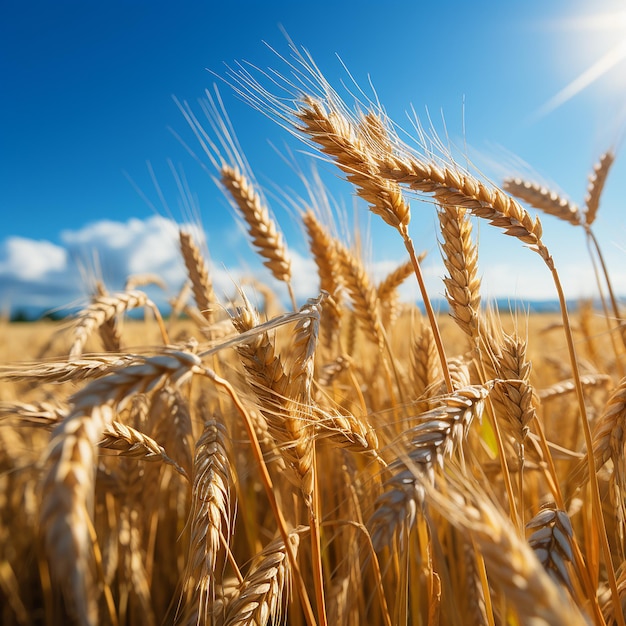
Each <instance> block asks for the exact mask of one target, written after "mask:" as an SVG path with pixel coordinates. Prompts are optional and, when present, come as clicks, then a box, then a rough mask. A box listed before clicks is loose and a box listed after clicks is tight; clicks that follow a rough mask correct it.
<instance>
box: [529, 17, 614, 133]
mask: <svg viewBox="0 0 626 626" xmlns="http://www.w3.org/2000/svg"><path fill="white" fill-rule="evenodd" d="M560 28H564V29H566V30H570V31H579V32H578V34H577V36H576V41H577V42H578V44H577V45H580V44H581V43H583V44H590V43H591V44H595V46H596V47H597V46H602V47H603V48H604V50H606V49H607V46H610V48H609V49H608V51H606V52H605V53H604V54H602V55H600V56H599V58H597V60H595V61H594V62H593V63H592V64H591V65H590V66H589V67H588V68H587V69H586V70H583V71H582V72H581V73H580V74H579V75H578V76H576V78H574V80H572V81H571V82H570V83H569V84H567V85H566V86H565V87H563V88H562V89H561V90H559V91H558V92H557V93H556V94H555V95H554V96H552V97H551V98H550V99H548V100H547V101H546V102H545V103H544V104H542V105H541V106H540V107H539V108H538V109H537V110H536V111H535V113H534V114H533V116H532V117H533V119H534V120H535V121H536V120H538V119H540V118H543V117H545V116H547V115H549V114H550V113H552V112H554V111H555V110H556V109H558V108H559V107H561V106H563V105H564V104H565V103H566V102H568V101H570V100H571V99H572V98H574V97H575V96H577V95H579V94H580V93H581V92H582V91H584V90H585V89H587V88H588V87H590V86H591V85H592V84H593V83H595V82H596V81H598V80H599V79H600V78H602V77H603V76H605V75H606V74H608V73H609V72H611V71H612V70H613V69H614V68H616V67H617V66H618V65H619V64H620V63H621V62H622V61H624V59H626V11H624V10H619V11H613V12H606V13H598V14H596V15H593V14H591V15H589V14H588V15H585V16H577V17H571V18H566V19H565V20H562V21H561V23H560ZM580 31H585V32H586V34H584V35H582V36H581V32H580ZM616 34H619V38H618V39H617V41H616V40H615V36H616ZM622 80H623V77H620V78H619V79H618V78H617V77H616V81H622Z"/></svg>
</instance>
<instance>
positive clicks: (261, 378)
mask: <svg viewBox="0 0 626 626" xmlns="http://www.w3.org/2000/svg"><path fill="white" fill-rule="evenodd" d="M291 67H292V69H293V70H294V71H293V73H292V74H291V75H290V76H289V78H283V79H281V78H280V77H278V78H277V77H273V80H272V81H271V85H270V87H274V88H275V89H276V90H277V91H275V92H272V91H271V89H270V87H268V86H267V85H264V84H263V76H259V77H255V75H254V74H253V73H250V72H249V71H247V70H246V71H243V70H236V71H234V72H232V73H231V74H230V75H229V78H228V82H229V83H230V84H231V86H233V87H234V88H235V89H236V90H237V91H238V93H239V94H240V95H242V96H243V97H244V98H245V99H246V100H248V101H249V102H250V104H251V105H252V106H254V107H256V108H258V109H260V110H261V111H263V112H264V113H265V114H268V115H270V117H273V118H274V119H275V120H276V121H277V122H278V123H279V124H280V125H282V126H283V127H285V128H287V129H288V130H290V132H292V133H294V134H295V135H296V136H298V137H300V138H301V139H302V140H303V141H304V142H305V143H306V144H307V145H308V146H309V148H311V149H315V150H316V151H317V152H318V154H319V155H320V156H321V157H322V158H324V159H325V160H327V161H328V162H330V163H334V164H335V165H336V167H337V168H338V169H339V171H340V172H341V174H342V175H343V177H344V178H345V179H346V190H347V193H355V194H356V195H357V196H358V197H359V198H361V200H362V201H363V202H364V203H365V204H366V205H367V209H365V208H363V210H369V211H370V212H371V213H373V214H374V216H375V219H381V220H382V221H383V222H384V223H385V225H384V227H385V228H390V229H393V230H394V231H396V232H397V237H398V242H399V244H400V245H403V246H404V247H405V248H406V259H407V260H406V262H404V263H402V264H400V265H399V266H398V267H397V269H396V270H395V271H393V272H391V273H390V274H389V275H388V276H387V277H385V278H384V279H383V280H381V281H375V280H374V279H373V278H372V276H371V275H370V273H369V272H368V268H367V266H366V263H365V262H364V259H363V258H362V255H361V254H360V252H359V249H358V247H356V246H354V245H352V244H351V243H350V242H348V241H345V240H343V239H342V238H340V237H339V236H338V234H337V229H336V228H335V226H334V223H333V221H332V220H330V219H329V217H328V214H327V213H326V212H325V211H323V210H322V209H321V207H322V205H323V202H321V201H320V203H319V204H316V203H315V202H307V203H304V202H303V203H302V205H301V206H299V207H298V211H297V213H298V219H299V220H300V222H301V226H302V228H303V229H304V231H305V233H306V236H307V240H308V242H309V249H310V256H311V258H312V259H313V261H314V262H315V265H316V267H317V270H318V279H319V289H318V291H317V292H316V293H312V294H310V298H309V299H308V300H307V301H306V302H303V303H299V302H297V300H296V297H295V295H294V294H295V290H294V284H295V283H296V282H297V281H298V276H297V275H295V274H294V273H293V268H292V262H291V257H290V252H289V247H288V242H287V241H286V239H285V237H284V236H283V234H282V231H281V229H280V225H279V224H278V223H276V221H275V219H274V217H273V215H272V212H271V210H270V208H269V207H268V205H267V203H266V201H265V199H264V195H263V192H262V189H261V188H260V187H259V185H258V184H257V182H256V180H255V178H254V175H253V173H252V172H251V170H250V168H249V166H248V165H247V162H246V160H245V157H244V155H243V154H242V153H241V151H240V149H239V147H238V143H237V141H236V138H235V137H234V135H233V133H232V130H231V127H230V124H229V122H227V118H226V114H225V112H224V111H223V110H221V108H220V106H219V103H217V101H216V100H215V99H213V100H211V99H209V100H208V101H207V104H206V108H205V113H207V115H208V116H209V120H208V122H206V123H201V122H200V120H199V118H198V117H197V116H196V114H195V112H194V111H193V110H192V108H191V107H189V106H187V105H185V104H181V110H182V112H183V114H184V116H185V117H186V119H187V121H188V122H189V123H190V125H191V127H192V129H193V130H194V132H195V133H196V135H197V137H198V139H199V143H200V145H201V147H202V148H203V149H204V152H205V157H206V158H207V159H208V162H209V163H210V166H211V167H212V168H213V174H214V176H215V179H216V182H217V184H219V185H221V186H222V187H223V190H224V192H225V193H226V194H227V196H228V197H229V198H230V201H231V202H232V204H233V206H234V207H235V209H236V211H237V212H238V214H239V216H240V218H241V219H242V220H243V221H244V223H245V224H246V227H247V230H248V233H249V239H250V243H251V244H252V245H253V247H254V249H255V250H256V251H257V252H258V255H259V258H260V260H261V261H262V263H263V264H264V265H265V266H266V268H267V269H268V271H269V273H271V275H272V276H273V278H274V279H275V280H276V281H278V284H279V289H278V290H273V289H272V290H270V289H268V288H267V287H265V286H263V285H256V292H257V293H259V294H260V295H262V296H263V297H264V302H265V304H264V306H257V305H256V304H253V298H251V297H250V296H249V295H248V294H249V293H250V290H249V289H243V288H242V289H241V290H240V291H239V292H238V295H237V296H236V297H235V298H234V299H233V300H232V301H228V302H223V301H220V300H219V299H218V298H217V296H216V294H215V291H214V288H213V283H212V277H211V274H212V272H211V263H210V262H209V260H208V255H207V254H206V251H205V250H203V248H202V245H201V242H200V241H197V240H196V239H195V238H194V235H193V233H191V232H187V231H185V230H181V232H180V238H179V247H180V254H181V258H182V259H183V261H184V264H185V267H186V270H187V276H188V284H187V285H186V286H185V288H184V289H183V290H182V291H181V293H180V294H179V296H178V297H177V298H176V299H175V300H173V301H172V302H171V314H169V315H168V316H164V312H163V311H160V310H159V308H158V307H157V306H155V304H154V303H153V302H152V301H151V300H150V298H148V296H147V295H146V292H145V290H144V289H143V287H144V286H145V284H146V283H149V282H155V281H156V282H158V281H159V280H160V278H159V277H154V276H148V277H129V281H128V283H127V288H126V289H125V290H124V291H122V292H118V293H110V292H109V291H107V289H106V287H105V286H104V285H102V284H98V285H97V288H96V289H95V290H94V293H93V295H92V298H91V301H90V302H89V304H88V305H86V306H85V307H84V309H82V310H81V311H80V312H79V313H78V314H77V315H76V316H75V317H73V318H71V319H68V320H65V321H63V322H58V323H52V322H40V323H37V324H23V325H15V324H10V323H8V322H6V321H3V322H2V323H1V324H0V338H1V339H0V352H1V359H2V365H1V366H0V485H1V488H0V502H1V504H0V516H1V517H0V533H1V540H0V550H1V554H0V612H1V616H0V619H1V622H2V624H7V625H9V624H19V625H29V624H46V625H53V624H65V623H76V624H83V625H94V624H113V625H131V624H132V625H135V624H146V625H148V626H156V625H158V624H181V625H193V624H216V625H234V624H280V623H285V624H290V625H295V626H299V625H302V626H304V625H307V626H313V625H314V624H319V625H326V624H328V625H343V624H345V625H351V626H352V625H354V626H356V625H360V624H372V625H379V624H380V625H386V626H391V625H403V624H411V625H420V624H424V625H426V624H428V625H435V624H450V625H464V624H472V625H473V624H476V625H482V624H486V625H496V624H498V625H499V624H511V625H517V624H519V625H521V624H524V625H526V624H530V625H539V624H570V625H572V626H573V625H574V624H620V625H622V626H624V624H625V618H624V606H625V604H624V601H625V600H626V554H625V548H624V531H625V526H626V506H625V500H624V498H625V497H626V491H625V490H626V459H625V447H624V446H625V437H626V435H625V428H626V379H625V378H624V364H625V363H626V359H625V356H626V332H625V331H626V329H625V328H624V323H623V321H622V319H621V311H622V307H621V305H620V303H619V301H618V299H617V296H616V294H614V292H613V288H612V285H611V280H610V274H609V272H608V270H607V268H606V267H605V264H604V261H603V257H602V252H601V246H600V242H598V241H597V240H596V238H595V236H594V233H593V222H594V220H595V218H596V215H597V214H598V211H599V210H601V209H600V201H601V194H602V188H603V185H604V182H605V180H606V177H607V175H608V174H609V171H610V167H611V165H612V162H613V159H614V156H615V155H614V154H613V152H612V151H608V152H607V153H605V154H604V155H602V156H600V157H599V159H598V164H597V166H596V167H595V168H594V170H593V171H592V172H591V173H590V176H589V187H588V195H587V197H586V198H585V199H584V202H583V203H581V206H580V207H578V206H575V205H573V204H572V203H570V202H568V201H567V200H565V199H563V198H561V197H559V196H558V194H556V193H554V192H552V191H551V190H549V189H545V188H543V187H541V186H539V185H536V184H534V183H533V182H532V181H524V180H519V179H514V178H511V179H507V180H504V181H500V182H499V183H498V184H493V183H490V182H487V181H485V180H483V179H482V178H481V177H480V176H479V175H477V174H473V173H471V172H468V171H466V170H465V169H464V168H463V167H461V166H460V165H459V164H457V163H456V162H454V160H452V159H451V158H450V156H449V155H448V154H447V153H446V152H445V150H443V149H442V150H441V152H440V154H438V155H436V154H435V152H434V151H433V150H426V149H424V150H422V151H420V150H419V149H417V148H415V147H413V146H411V145H408V144H407V143H406V142H405V141H403V140H401V139H400V137H399V133H398V129H397V127H396V126H395V125H394V123H393V122H392V121H391V120H390V119H388V117H387V116H386V115H385V113H384V110H383V109H382V107H381V106H380V105H378V104H377V103H376V102H369V101H365V102H361V103H358V104H357V105H356V106H352V105H351V104H348V103H346V102H344V101H343V100H342V99H341V98H340V97H339V95H338V94H337V92H336V91H335V90H334V89H333V88H332V87H331V86H330V85H329V84H328V83H327V82H326V81H325V79H324V77H323V76H322V75H321V74H320V73H319V71H318V70H317V69H316V67H315V65H314V64H313V62H312V60H311V59H310V58H309V57H308V56H307V55H306V54H305V53H302V52H299V51H297V50H295V49H294V60H293V61H292V66H291ZM268 89H270V90H268ZM285 94H287V96H286V95H285ZM428 145H433V144H432V142H431V143H430V144H428ZM422 147H425V146H424V145H423V146H422ZM313 183H315V184H318V183H317V181H316V180H313V182H312V183H311V184H312V185H313ZM319 191H320V198H322V197H323V191H322V190H319ZM420 198H421V199H424V198H425V199H427V200H428V203H427V204H426V205H424V204H420V206H419V210H421V211H422V210H431V211H432V212H433V214H434V215H436V218H437V220H438V224H439V234H438V244H439V249H440V252H441V255H442V258H443V263H444V266H445V275H442V276H441V280H442V285H443V287H442V289H443V290H445V294H446V299H447V302H448V306H449V312H448V313H441V312H438V310H437V307H435V306H434V305H433V304H432V301H431V298H432V294H429V293H428V292H427V289H426V287H425V282H424V277H423V272H422V261H423V256H422V255H418V253H417V252H416V250H415V248H414V245H413V240H412V238H411V234H410V220H411V212H412V210H416V203H417V201H418V200H419V199H420ZM541 212H544V213H547V214H550V215H552V216H556V217H557V218H559V219H562V220H565V221H567V222H569V223H570V224H571V225H572V227H577V228H582V229H584V231H585V235H586V237H587V239H588V242H589V250H590V251H591V252H590V255H589V263H590V264H592V265H593V266H594V268H596V275H597V276H598V294H599V296H598V302H597V303H591V302H580V303H579V304H578V306H577V307H575V310H574V309H573V308H572V307H570V309H571V310H568V308H567V305H566V300H565V294H564V293H563V290H562V287H561V282H560V278H559V272H558V268H557V267H556V265H555V263H554V260H553V258H552V256H551V254H550V249H549V246H550V242H549V241H545V240H544V238H543V232H542V227H541V222H540V219H539V217H538V215H539V214H540V213H541ZM477 223H485V224H486V226H485V227H489V228H494V229H497V230H499V231H500V232H501V234H502V236H503V237H504V236H507V237H508V238H509V241H510V245H511V246H520V245H523V246H525V247H527V248H528V254H529V255H531V254H538V255H539V256H540V258H541V259H542V260H543V262H544V265H545V271H546V272H547V273H548V274H549V275H550V277H551V278H552V280H553V282H554V288H555V294H556V296H557V297H558V299H559V302H560V312H559V313H556V314H553V315H538V314H532V315H528V314H527V312H526V311H525V310H524V308H523V307H520V308H519V309H518V310H516V311H508V310H506V311H498V310H497V309H496V307H495V306H494V305H493V304H492V303H489V302H484V301H482V300H481V279H480V263H479V260H480V259H479V257H480V249H479V245H478V243H477V239H476V237H475V235H474V231H473V229H474V227H475V226H476V224H477ZM435 243H437V242H435ZM403 284H404V285H406V284H409V285H412V288H413V290H414V294H415V296H414V298H413V302H412V303H407V302H404V301H401V299H400V297H399V288H400V287H401V286H402V285H403ZM259 300H263V299H262V298H259ZM254 302H256V299H254ZM281 303H284V305H283V304H281ZM416 303H419V304H416ZM134 309H145V311H146V313H145V319H144V320H143V321H137V320H134V319H130V318H129V317H128V313H129V312H130V311H131V310H134Z"/></svg>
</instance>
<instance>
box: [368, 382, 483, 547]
mask: <svg viewBox="0 0 626 626" xmlns="http://www.w3.org/2000/svg"><path fill="white" fill-rule="evenodd" d="M490 388H491V385H489V386H471V387H466V388H464V389H459V390H457V391H455V392H454V393H453V394H450V395H448V396H445V397H443V398H441V399H440V403H441V405H440V406H439V407H437V408H434V409H431V410H430V411H427V412H426V413H422V414H421V415H419V416H417V418H414V419H415V420H416V422H417V424H416V426H414V427H413V428H411V429H409V430H408V431H407V432H405V433H403V434H402V435H401V438H400V441H398V442H396V446H397V455H398V456H397V458H396V459H395V460H394V461H393V462H391V463H390V464H389V467H388V470H389V471H390V472H391V477H390V478H389V479H387V481H386V482H385V484H384V486H383V494H382V495H381V496H380V497H379V498H378V499H377V500H376V503H375V509H376V510H375V512H374V514H373V515H372V517H371V518H370V521H369V526H370V528H371V529H372V542H373V543H374V546H376V547H377V548H380V547H382V546H385V545H391V539H392V536H393V534H394V533H395V532H396V530H397V529H398V528H406V529H410V528H411V527H412V525H413V524H414V522H415V519H416V515H417V512H418V510H419V507H420V506H421V505H422V504H423V502H424V482H430V483H432V481H433V480H434V476H435V468H436V467H437V466H443V464H444V460H445V459H446V458H448V457H450V456H451V455H452V454H453V453H454V451H455V450H459V451H460V452H461V444H462V442H463V441H464V440H465V437H466V435H467V432H468V430H469V428H470V426H471V424H472V422H473V421H474V420H475V419H481V418H482V413H483V407H484V401H485V398H486V397H487V395H488V393H489V391H490ZM403 524H404V526H402V525H403Z"/></svg>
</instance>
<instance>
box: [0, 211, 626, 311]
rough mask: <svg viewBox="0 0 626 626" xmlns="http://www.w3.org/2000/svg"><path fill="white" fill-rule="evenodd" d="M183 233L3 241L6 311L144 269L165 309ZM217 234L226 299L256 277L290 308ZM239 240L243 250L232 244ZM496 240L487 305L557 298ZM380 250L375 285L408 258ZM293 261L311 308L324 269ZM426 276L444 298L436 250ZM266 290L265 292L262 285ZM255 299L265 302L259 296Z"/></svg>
mask: <svg viewBox="0 0 626 626" xmlns="http://www.w3.org/2000/svg"><path fill="white" fill-rule="evenodd" d="M184 227H185V229H190V230H191V231H192V234H193V235H194V239H195V240H196V241H197V242H198V243H199V245H200V246H202V247H203V248H204V247H205V243H204V234H203V232H202V231H201V229H200V228H199V227H198V226H195V225H185V226H184ZM178 228H179V227H178V225H177V224H176V223H175V222H173V221H172V220H169V219H165V218H163V217H161V216H153V217H150V218H148V219H145V220H140V219H130V220H128V221H127V222H113V221H99V222H94V223H92V224H88V225H86V226H84V227H82V228H79V229H76V230H66V231H63V232H62V233H61V235H60V242H61V243H60V244H56V243H52V242H50V241H35V240H32V239H26V238H20V237H8V238H6V239H5V240H4V241H0V294H1V296H0V307H7V306H11V308H12V309H13V310H18V309H20V308H33V307H35V308H37V309H38V310H39V311H41V310H43V309H49V308H58V307H63V306H67V305H69V304H72V303H76V302H82V303H84V302H86V300H87V297H88V295H89V293H90V291H91V289H92V285H91V283H90V281H89V279H91V280H93V278H94V277H97V278H100V279H102V280H103V281H104V283H105V285H106V286H107V288H108V289H109V290H111V291H115V290H119V289H122V288H123V286H124V283H125V281H126V279H127V278H128V277H129V276H130V275H132V274H144V273H155V274H158V275H159V276H160V277H161V278H162V279H163V280H164V281H165V283H166V285H167V287H168V293H163V292H162V291H160V290H158V289H156V288H148V293H149V295H150V297H151V298H153V299H154V300H155V302H156V303H157V304H158V305H159V306H163V305H165V304H166V302H167V298H169V297H171V296H173V295H175V294H176V293H177V292H178V290H179V289H180V287H181V286H182V285H183V283H184V282H185V281H186V280H187V272H186V270H185V267H184V263H183V260H182V255H181V254H180V250H179V242H178ZM210 237H211V240H210V241H209V247H210V255H208V254H207V258H208V259H209V265H210V274H211V279H212V281H213V287H214V290H215V292H216V294H217V296H218V298H219V299H221V300H222V301H223V302H225V303H227V302H228V299H229V298H231V297H233V295H234V294H235V292H236V287H237V286H238V285H240V284H241V283H242V281H244V280H245V279H246V278H248V277H252V278H254V279H255V280H257V281H259V282H260V283H263V284H265V285H267V286H268V287H269V288H270V289H272V290H273V292H274V293H275V294H276V296H277V297H278V298H280V299H281V300H282V301H283V302H284V303H285V304H287V302H288V292H287V288H286V286H285V285H283V284H281V283H279V282H278V281H275V280H274V279H273V278H272V276H271V273H270V272H269V270H267V269H266V268H265V267H263V266H262V264H261V262H260V260H259V258H258V256H257V255H256V254H254V253H253V252H251V250H250V246H249V244H248V242H247V241H244V238H243V237H242V235H241V232H240V231H239V230H238V229H237V228H236V227H233V228H231V229H225V230H223V231H219V230H211V231H210ZM501 239H502V238H501ZM235 240H236V242H237V243H236V245H235V244H233V241H235ZM496 243H497V240H496ZM496 243H489V245H487V242H486V241H483V247H481V250H480V251H481V253H482V252H485V254H481V255H480V259H479V272H480V275H481V277H482V289H481V291H482V295H483V300H484V301H487V300H490V299H491V300H493V299H495V298H511V299H514V300H527V299H528V300H531V299H532V300H541V299H549V300H555V299H556V292H555V289H554V285H553V282H552V278H551V276H550V272H549V271H548V270H547V268H546V267H545V265H544V264H543V262H542V261H541V259H539V257H538V256H537V255H534V254H532V253H531V252H529V251H528V250H524V249H523V247H520V249H519V250H516V249H515V247H513V250H511V246H509V247H504V248H503V249H499V248H497V247H496ZM505 243H507V242H505ZM375 251H376V255H375V256H376V257H377V258H376V260H373V261H371V262H368V263H366V269H367V271H368V273H369V275H370V277H371V279H372V280H373V281H374V282H376V283H377V282H379V281H380V280H382V279H384V278H385V276H387V275H388V274H389V272H391V271H393V270H395V269H396V267H397V266H398V265H399V264H400V263H402V262H403V261H404V260H405V259H406V258H407V254H406V253H405V252H404V250H400V249H399V247H398V246H396V247H395V248H394V249H392V250H390V254H389V255H388V256H387V259H386V260H384V259H385V255H384V253H383V252H384V251H383V250H382V249H381V248H380V247H378V246H376V247H375ZM392 255H393V256H392ZM290 256H291V258H292V271H293V288H294V292H295V295H296V299H297V301H298V303H302V302H304V301H305V300H306V299H307V298H310V297H314V296H316V295H317V293H318V291H319V278H318V273H317V267H316V266H315V263H314V261H313V260H312V258H311V257H310V255H309V254H308V252H303V253H299V252H298V251H296V250H295V249H294V248H291V249H290ZM389 258H392V259H393V260H389ZM614 264H615V263H614ZM557 266H558V268H559V275H560V277H561V281H562V283H563V288H564V291H565V295H566V298H568V299H570V300H576V299H578V298H582V297H590V296H595V294H596V293H597V288H596V285H595V278H594V275H593V271H592V268H591V265H590V264H589V263H588V262H587V261H586V259H585V258H582V257H579V258H577V259H575V260H572V259H561V260H560V261H559V263H557ZM85 267H86V268H89V269H88V270H87V274H88V276H87V279H86V278H85V271H81V268H85ZM423 272H424V278H425V281H426V286H427V289H428V293H429V296H430V298H431V299H433V300H438V299H440V298H442V297H443V296H444V285H443V282H442V277H443V276H444V275H445V274H446V272H445V268H444V266H443V264H442V261H441V258H440V256H439V255H438V253H437V252H434V253H433V254H432V255H429V256H428V257H427V258H426V260H425V262H424V264H423ZM89 274H90V275H89ZM611 278H612V280H613V286H614V289H615V292H616V293H617V294H622V293H624V292H626V273H619V272H618V273H615V272H613V273H612V275H611ZM253 291H254V288H248V293H252V292H253ZM257 292H259V294H260V293H261V292H262V289H257ZM400 294H401V298H402V299H403V300H405V301H407V302H410V301H413V302H415V301H417V302H420V301H421V296H420V293H419V289H418V286H417V283H416V281H415V279H414V278H409V279H408V280H406V281H405V283H404V285H403V286H402V287H401V290H400ZM253 299H254V300H255V301H261V300H262V298H261V297H260V295H257V296H254V297H253Z"/></svg>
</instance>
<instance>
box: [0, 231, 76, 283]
mask: <svg viewBox="0 0 626 626" xmlns="http://www.w3.org/2000/svg"><path fill="white" fill-rule="evenodd" d="M66 267H67V251H66V250H65V249H64V248H61V247H60V246H56V245H54V244H53V243H50V242H49V241H35V240H34V239H25V238H24V237H9V238H7V239H6V240H5V241H4V242H2V243H1V244H0V276H6V277H13V278H15V279H17V280H20V281H24V282H36V281H38V280H43V279H45V278H46V276H48V275H50V274H51V273H55V272H61V271H63V270H65V269H66Z"/></svg>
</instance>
